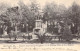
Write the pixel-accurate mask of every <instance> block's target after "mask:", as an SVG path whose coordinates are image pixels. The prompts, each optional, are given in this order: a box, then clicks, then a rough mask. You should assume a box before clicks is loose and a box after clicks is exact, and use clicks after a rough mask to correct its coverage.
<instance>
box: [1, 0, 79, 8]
mask: <svg viewBox="0 0 80 51" xmlns="http://www.w3.org/2000/svg"><path fill="white" fill-rule="evenodd" d="M19 1H20V0H0V4H1V3H7V4H9V5H11V6H16V5H17V3H18V2H19ZM22 1H23V2H24V3H25V4H27V5H28V4H30V0H22ZM53 1H54V2H55V3H56V4H64V5H65V6H66V7H69V6H71V4H72V3H73V2H74V1H75V2H76V3H78V4H79V3H80V0H37V2H38V3H39V4H40V6H41V7H43V6H44V5H45V3H51V2H53ZM79 5H80V4H79Z"/></svg>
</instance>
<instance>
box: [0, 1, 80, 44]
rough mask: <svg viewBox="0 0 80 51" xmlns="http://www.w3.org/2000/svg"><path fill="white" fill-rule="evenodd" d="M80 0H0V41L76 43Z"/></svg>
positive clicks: (79, 25) (79, 33)
mask: <svg viewBox="0 0 80 51" xmlns="http://www.w3.org/2000/svg"><path fill="white" fill-rule="evenodd" d="M79 2H80V0H61V1H60V0H43V1H42V0H0V43H5V44H9V43H13V44H14V43H24V44H45V43H46V44H79V43H80V4H79Z"/></svg>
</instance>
